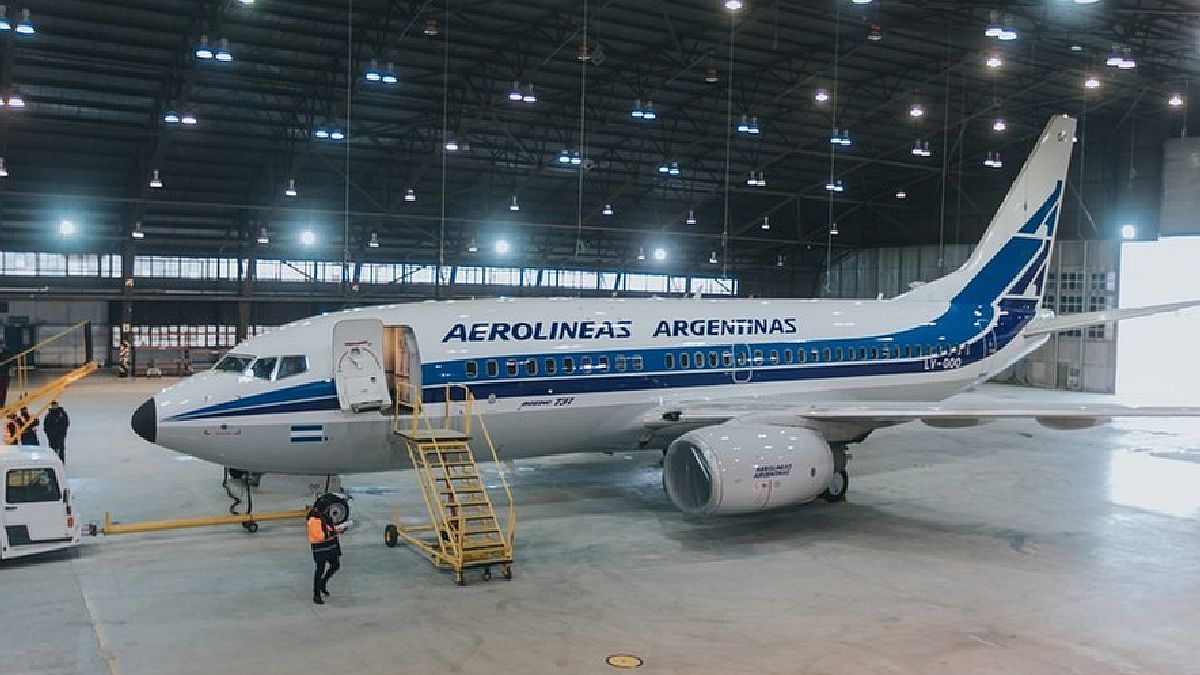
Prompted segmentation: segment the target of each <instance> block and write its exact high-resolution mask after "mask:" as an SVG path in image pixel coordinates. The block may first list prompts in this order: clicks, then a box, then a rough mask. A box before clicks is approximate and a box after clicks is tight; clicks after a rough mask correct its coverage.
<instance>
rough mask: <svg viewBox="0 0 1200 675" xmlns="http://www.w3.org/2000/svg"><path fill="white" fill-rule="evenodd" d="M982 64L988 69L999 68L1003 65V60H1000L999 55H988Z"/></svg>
mask: <svg viewBox="0 0 1200 675" xmlns="http://www.w3.org/2000/svg"><path fill="white" fill-rule="evenodd" d="M984 63H985V64H986V65H987V67H988V68H999V67H1000V66H1002V65H1004V59H1002V58H1000V55H999V54H988V57H987V60H986V61H984Z"/></svg>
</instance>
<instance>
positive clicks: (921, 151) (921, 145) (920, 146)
mask: <svg viewBox="0 0 1200 675" xmlns="http://www.w3.org/2000/svg"><path fill="white" fill-rule="evenodd" d="M912 154H913V156H914V157H932V156H933V152H932V151H931V150H930V149H929V141H922V140H921V139H919V138H918V139H917V140H916V141H914V142H913V147H912Z"/></svg>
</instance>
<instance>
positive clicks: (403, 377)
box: [383, 326, 421, 408]
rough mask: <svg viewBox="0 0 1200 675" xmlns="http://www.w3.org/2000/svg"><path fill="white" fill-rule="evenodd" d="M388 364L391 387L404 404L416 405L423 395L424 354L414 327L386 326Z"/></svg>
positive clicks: (385, 347) (397, 398)
mask: <svg viewBox="0 0 1200 675" xmlns="http://www.w3.org/2000/svg"><path fill="white" fill-rule="evenodd" d="M383 331H384V332H383V338H384V367H385V369H386V370H387V373H388V375H389V378H388V388H389V390H390V391H391V393H392V398H393V399H394V400H395V401H397V402H398V403H399V404H400V405H401V406H404V407H407V408H412V407H413V401H414V400H416V399H419V398H420V396H421V354H420V351H419V350H418V349H417V338H416V336H415V335H414V334H413V329H412V327H411V326H385V327H384V329H383Z"/></svg>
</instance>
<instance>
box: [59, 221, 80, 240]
mask: <svg viewBox="0 0 1200 675" xmlns="http://www.w3.org/2000/svg"><path fill="white" fill-rule="evenodd" d="M75 232H76V230H75V223H73V222H71V221H69V220H67V219H66V218H63V219H62V220H60V221H58V233H59V234H61V235H62V236H64V237H69V236H71V235H73V234H75Z"/></svg>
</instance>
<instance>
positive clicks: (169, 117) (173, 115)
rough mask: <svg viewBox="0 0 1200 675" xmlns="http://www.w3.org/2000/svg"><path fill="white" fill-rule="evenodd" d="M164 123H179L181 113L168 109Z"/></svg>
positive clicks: (164, 114) (164, 115)
mask: <svg viewBox="0 0 1200 675" xmlns="http://www.w3.org/2000/svg"><path fill="white" fill-rule="evenodd" d="M163 123H165V124H179V113H177V112H175V111H174V110H168V111H167V112H165V113H163Z"/></svg>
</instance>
